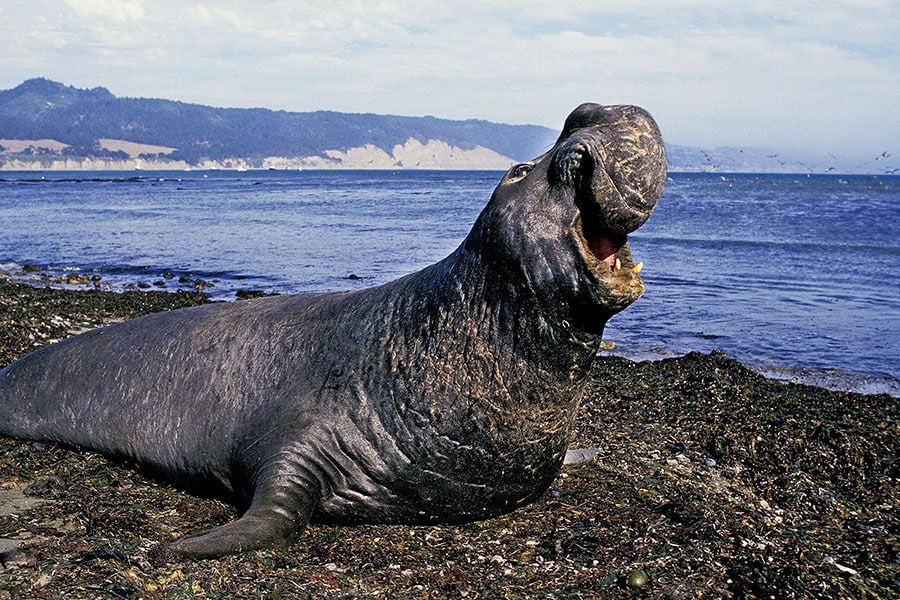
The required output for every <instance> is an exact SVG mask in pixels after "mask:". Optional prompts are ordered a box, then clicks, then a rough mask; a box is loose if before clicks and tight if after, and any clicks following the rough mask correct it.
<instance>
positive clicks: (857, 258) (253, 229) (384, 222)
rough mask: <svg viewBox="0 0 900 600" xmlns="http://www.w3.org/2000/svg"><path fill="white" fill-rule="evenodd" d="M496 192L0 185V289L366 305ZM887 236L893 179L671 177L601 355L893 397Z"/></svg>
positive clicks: (343, 179) (411, 180) (474, 182)
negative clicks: (132, 290)
mask: <svg viewBox="0 0 900 600" xmlns="http://www.w3.org/2000/svg"><path fill="white" fill-rule="evenodd" d="M499 178H500V173H497V172H482V171H478V172H457V171H452V172H437V171H433V172H418V171H415V172H413V171H398V172H388V171H378V172H368V171H337V172H335V171H302V172H288V171H252V172H233V171H193V172H146V173H144V172H140V173H110V172H92V173H85V172H77V173H75V172H46V173H37V174H36V173H8V172H7V173H0V231H2V236H0V269H4V270H6V271H18V270H19V269H20V268H21V267H22V266H23V265H26V264H29V265H36V266H39V267H41V268H42V269H44V270H45V271H49V272H53V273H60V272H67V271H74V272H77V273H83V274H88V275H99V276H100V278H101V279H100V282H99V283H98V284H97V285H99V286H101V287H109V288H112V289H123V288H124V287H125V286H126V285H128V284H136V283H139V282H140V283H142V284H144V285H150V286H151V287H152V288H153V289H159V288H160V287H162V286H165V289H177V288H179V287H182V288H183V287H187V286H190V285H193V282H195V281H197V280H202V281H205V282H207V283H211V284H213V286H214V287H209V288H207V289H206V291H207V292H209V293H211V294H212V295H213V296H214V297H216V298H220V299H232V298H234V294H235V292H236V291H237V290H241V289H255V290H262V291H267V292H279V293H292V292H302V291H321V290H335V289H353V288H359V287H366V286H370V285H376V284H379V283H383V282H386V281H389V280H392V279H394V278H396V277H399V276H401V275H404V274H406V273H410V272H412V271H415V270H418V269H420V268H422V267H424V266H426V265H428V264H431V263H432V262H434V261H436V260H439V259H441V258H443V257H444V256H446V255H447V254H449V253H450V252H452V251H453V250H454V249H455V248H456V247H457V246H458V244H459V243H460V241H461V240H462V239H463V237H464V236H465V235H466V233H467V232H468V230H469V228H470V227H471V225H472V223H473V222H474V220H475V218H476V217H477V216H478V213H479V212H480V210H481V209H482V207H483V206H484V204H485V203H486V202H487V200H488V199H489V197H490V194H491V191H492V190H493V188H494V186H495V185H496V183H497V181H498V180H499ZM898 226H900V177H897V176H836V175H813V176H800V175H719V174H678V173H676V174H671V175H670V176H669V181H668V183H667V187H666V192H665V194H664V195H663V198H662V199H661V200H660V203H659V206H658V208H657V210H656V212H655V213H654V215H653V216H652V217H651V219H650V220H649V221H648V222H647V224H646V225H644V227H642V228H641V229H640V230H638V231H637V232H635V233H634V234H632V235H631V236H630V239H631V247H632V253H633V254H634V256H635V260H641V261H643V262H644V264H645V268H644V271H643V272H642V276H643V277H644V279H645V282H646V284H647V292H646V293H645V295H644V297H643V298H641V299H640V300H639V301H638V302H636V303H635V304H634V305H632V306H631V307H630V308H628V309H627V310H626V311H624V312H623V313H621V314H619V315H617V316H616V317H614V318H613V319H612V320H611V321H610V323H609V325H608V326H607V330H606V333H605V335H604V337H605V338H606V339H608V340H611V341H613V342H615V343H616V349H615V350H614V351H613V352H615V353H618V354H621V355H625V356H628V357H630V358H635V359H639V360H653V359H658V358H662V357H666V356H674V355H679V354H683V353H685V352H688V351H692V350H698V351H702V352H709V351H711V350H713V349H720V350H723V351H724V352H726V353H727V354H728V355H730V356H733V357H735V358H737V359H739V360H741V361H742V362H744V363H746V364H748V365H751V366H753V367H755V368H757V369H759V370H761V371H763V372H765V373H767V374H770V375H775V376H778V377H783V378H788V379H795V380H798V381H806V382H813V383H817V384H819V385H826V386H828V387H833V388H839V389H853V390H858V391H863V392H883V391H886V392H888V393H891V394H893V395H900V382H898V380H897V377H898V376H900V369H898V364H900V360H898V356H900V283H898V282H900V236H898ZM164 274H168V277H164ZM30 277H31V278H32V280H34V281H35V282H38V281H39V280H38V279H36V277H37V276H36V275H31V276H30ZM179 277H184V278H187V279H186V281H188V282H187V283H182V284H179V283H178V279H179Z"/></svg>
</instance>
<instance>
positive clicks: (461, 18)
mask: <svg viewBox="0 0 900 600" xmlns="http://www.w3.org/2000/svg"><path fill="white" fill-rule="evenodd" d="M58 6H59V4H58V3H57V2H52V1H51V0H32V1H31V2H29V3H27V6H26V3H6V6H4V7H3V8H0V35H3V37H4V40H5V43H6V45H7V48H8V49H7V51H6V52H5V53H4V55H3V56H0V73H3V75H2V76H0V87H10V86H12V85H16V84H17V83H19V82H20V81H21V80H22V79H25V78H28V77H34V76H47V77H51V78H54V79H57V80H60V81H63V82H65V83H69V84H72V85H78V86H82V87H92V86H96V85H105V86H107V87H109V88H110V89H111V90H112V91H113V92H114V93H116V94H118V95H131V96H155V97H169V98H175V99H179V100H184V101H190V102H200V103H205V104H212V105H216V106H266V107H270V108H276V109H286V110H316V109H334V110H345V111H351V112H379V113H393V114H414V115H422V114H434V115H437V116H442V117H449V118H484V119H490V120H496V121H505V122H513V123H538V124H543V125H548V126H551V127H557V126H559V125H560V124H561V121H562V120H563V119H564V118H565V115H566V114H567V113H568V111H569V110H571V108H572V107H573V106H575V105H576V104H578V103H579V102H581V101H584V100H595V101H600V102H633V103H636V104H641V105H644V106H645V107H647V108H649V109H650V110H651V111H652V112H653V113H654V114H655V115H656V116H657V118H658V120H659V121H660V123H661V125H662V127H663V129H664V132H665V133H666V135H667V136H669V137H670V138H672V139H674V140H676V141H677V142H681V143H691V144H703V145H716V144H723V145H724V144H731V145H749V144H757V145H761V144H767V143H769V142H771V144H788V143H798V144H803V145H806V146H816V147H819V146H824V145H828V144H834V145H840V146H842V147H847V148H849V147H851V146H853V147H857V148H861V147H863V146H865V147H866V148H869V147H871V146H875V145H884V144H885V143H886V141H888V140H896V139H900V131H898V128H900V125H897V123H900V112H898V111H900V109H898V107H897V103H896V102H891V101H890V99H891V98H896V97H900V56H898V44H897V42H896V32H897V31H898V30H900V14H898V13H900V9H898V8H897V6H896V2H894V1H892V0H870V1H864V0H856V1H850V0H844V1H841V0H835V1H833V2H828V3H824V4H823V3H821V2H813V1H811V0H798V1H796V2H790V3H785V2H780V1H776V0H759V1H758V2H754V3H721V2H717V1H714V0H671V1H669V2H665V3H660V2H658V1H657V0H634V1H625V0H611V1H608V2H603V3H598V2H595V1H593V0H572V1H568V2H561V3H552V2H520V3H518V4H513V3H506V2H502V3H501V2H495V1H491V0H481V1H476V0H460V1H459V2H454V3H448V2H446V1H443V2H435V1H431V0H423V1H420V2H411V1H408V0H397V1H392V2H386V1H370V2H362V1H353V0H329V1H322V0H309V1H307V2H302V3H301V2H293V1H287V0H273V1H260V2H253V3H248V2H238V1H237V0H219V1H217V2H215V3H211V2H208V1H204V2H192V1H191V0H188V2H187V3H184V2H176V1H175V0H156V1H155V2H153V3H144V2H142V1H141V0H124V1H121V2H114V1H112V0H81V1H76V0H67V1H66V6H67V8H68V10H66V11H60V10H58ZM36 15H38V16H37V17H36ZM891 124H893V125H891ZM881 150H883V148H882V149H880V150H879V152H880V151H881ZM868 151H869V150H866V152H868Z"/></svg>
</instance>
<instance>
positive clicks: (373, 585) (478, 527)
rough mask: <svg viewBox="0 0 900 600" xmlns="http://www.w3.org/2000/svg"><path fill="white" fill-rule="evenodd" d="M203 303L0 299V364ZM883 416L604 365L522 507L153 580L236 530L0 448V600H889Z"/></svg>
mask: <svg viewBox="0 0 900 600" xmlns="http://www.w3.org/2000/svg"><path fill="white" fill-rule="evenodd" d="M206 301H208V299H207V298H206V296H204V295H202V294H193V293H185V292H179V293H177V294H172V293H164V292H128V293H124V294H114V293H105V292H96V291H63V290H49V289H35V288H31V287H27V286H21V285H15V284H9V283H3V282H0V364H6V363H8V362H10V361H11V360H13V359H14V358H16V357H18V356H21V355H23V354H25V353H26V352H28V351H30V350H33V349H35V348H36V347H39V346H41V345H43V344H45V343H50V342H52V341H53V340H56V339H60V338H62V337H64V336H66V335H69V334H70V333H72V332H73V331H76V330H79V329H84V328H88V327H94V326H97V325H100V324H104V323H109V322H113V321H115V320H120V319H124V318H130V317H134V316H137V315H140V314H145V313H148V312H153V311H158V310H168V309H172V308H176V307H180V306H186V305H191V304H196V303H202V302H206ZM897 440H898V410H897V400H896V399H895V398H892V397H890V396H887V395H877V396H863V395H859V394H852V393H842V392H831V391H827V390H824V389H821V388H816V387H810V386H802V385H796V384H790V383H783V382H777V381H773V380H769V379H766V378H764V377H762V376H760V375H758V374H756V373H754V372H752V371H750V370H748V369H747V368H745V367H744V366H742V365H741V364H740V363H738V362H736V361H734V360H731V359H729V358H727V357H725V356H724V355H722V354H721V353H713V354H711V355H701V354H688V355H686V356H683V357H679V358H675V359H667V360H661V361H656V362H646V363H634V362H630V361H627V360H624V359H622V358H617V357H612V356H607V357H601V359H600V360H599V361H598V362H597V364H596V366H595V368H594V369H593V371H592V375H591V380H590V382H589V388H588V391H587V393H586V394H585V397H584V400H583V406H582V407H581V410H580V412H579V415H578V419H577V423H576V431H575V434H574V439H573V440H572V447H575V448H591V449H596V450H597V454H596V456H595V457H594V459H593V460H591V461H589V462H587V463H584V464H580V465H574V466H569V467H566V468H564V469H563V471H562V473H561V474H560V476H559V477H558V478H557V480H556V481H555V483H554V485H553V486H552V488H551V489H550V490H549V491H548V492H547V493H546V494H545V496H544V497H543V498H542V499H541V500H540V501H538V502H537V503H535V504H533V505H531V506H529V507H526V508H524V509H521V510H519V511H516V512H514V513H512V514H510V515H506V516H504V517H500V518H496V519H491V520H489V521H484V522H477V523H472V524H468V525H461V526H452V527H451V526H446V527H444V526H440V527H439V526H428V527H406V526H358V527H326V526H313V527H310V528H309V530H308V531H307V533H305V534H304V535H303V537H302V538H301V539H300V540H299V541H298V542H297V543H296V544H295V545H294V546H293V548H291V549H290V550H289V551H283V552H281V551H267V552H252V553H247V554H244V555H240V556H233V557H227V558H225V559H221V560H206V561H198V562H174V563H164V564H156V563H154V562H153V561H152V560H151V556H152V555H153V552H152V550H153V548H154V547H155V546H156V545H157V544H158V543H159V542H161V541H165V540H170V539H173V538H176V537H180V536H182V535H185V534H188V533H190V532H194V531H198V530H201V529H204V528H208V527H211V526H214V525H217V524H220V523H223V522H226V521H228V520H230V519H233V518H234V512H233V509H232V508H231V507H230V506H227V505H224V504H221V503H219V502H217V501H214V500H208V499H201V498H197V497H195V496H190V495H187V494H184V493H182V492H180V491H178V490H176V489H174V488H172V487H170V486H167V485H164V484H160V483H157V482H155V481H153V480H152V479H149V478H147V477H145V476H144V475H142V474H141V473H140V472H138V471H137V470H135V469H134V468H132V467H131V465H128V464H123V463H117V462H113V461H110V460H108V459H105V458H103V457H101V456H99V455H97V454H94V453H90V452H81V451H76V450H72V449H66V448H61V447H58V446H56V445H53V444H45V443H36V442H29V441H20V440H10V439H0V599H6V598H10V599H12V598H17V599H18V598H60V597H65V598H354V597H363V598H369V597H372V598H377V597H384V598H428V597H431V598H720V597H733V598H772V597H775V598H811V597H816V598H891V597H896V596H897V595H898V594H900V539H898V529H900V519H898V517H900V486H898V483H897V479H898V471H897V462H896V456H897V451H898V443H897Z"/></svg>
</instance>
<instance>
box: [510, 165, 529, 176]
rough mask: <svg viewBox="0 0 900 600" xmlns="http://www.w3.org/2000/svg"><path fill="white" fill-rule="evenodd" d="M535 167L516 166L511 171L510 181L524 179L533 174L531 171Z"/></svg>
mask: <svg viewBox="0 0 900 600" xmlns="http://www.w3.org/2000/svg"><path fill="white" fill-rule="evenodd" d="M533 168H534V167H533V166H532V165H524V164H523V165H516V166H515V167H513V168H512V169H511V170H510V171H509V178H510V179H522V178H523V177H525V176H526V175H528V174H529V173H531V169H533Z"/></svg>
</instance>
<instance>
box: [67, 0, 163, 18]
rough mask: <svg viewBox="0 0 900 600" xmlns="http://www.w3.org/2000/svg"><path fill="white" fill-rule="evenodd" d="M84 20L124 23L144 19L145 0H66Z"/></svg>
mask: <svg viewBox="0 0 900 600" xmlns="http://www.w3.org/2000/svg"><path fill="white" fill-rule="evenodd" d="M65 3H66V5H67V6H68V7H69V8H70V9H72V11H73V12H74V13H75V14H77V15H78V16H79V17H81V18H83V19H101V20H109V21H116V22H119V23H124V22H127V21H139V20H141V19H143V18H144V15H145V12H144V3H143V0H65Z"/></svg>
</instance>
